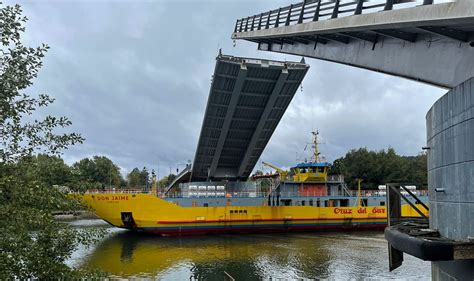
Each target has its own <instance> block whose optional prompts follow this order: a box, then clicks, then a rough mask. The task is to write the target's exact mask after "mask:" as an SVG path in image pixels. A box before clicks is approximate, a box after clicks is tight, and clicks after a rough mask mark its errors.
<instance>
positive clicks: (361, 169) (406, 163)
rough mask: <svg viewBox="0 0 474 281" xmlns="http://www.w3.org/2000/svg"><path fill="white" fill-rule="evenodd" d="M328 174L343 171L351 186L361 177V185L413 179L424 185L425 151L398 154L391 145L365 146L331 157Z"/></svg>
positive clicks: (365, 186) (410, 180)
mask: <svg viewBox="0 0 474 281" xmlns="http://www.w3.org/2000/svg"><path fill="white" fill-rule="evenodd" d="M331 174H343V175H344V177H345V180H346V182H347V183H348V185H349V186H350V187H354V188H355V187H356V186H357V179H359V178H360V179H363V181H362V184H361V186H362V188H365V189H376V188H377V186H378V185H380V184H385V183H388V182H394V183H395V182H400V183H401V182H403V183H414V184H417V185H418V186H419V187H426V183H427V163H426V154H424V153H421V154H419V155H417V156H399V155H397V154H396V153H395V150H394V149H393V148H389V149H387V150H381V151H369V150H367V149H366V148H359V149H357V150H351V151H349V152H348V153H347V154H346V155H345V156H344V157H342V158H339V159H337V160H335V161H334V163H333V167H332V169H331Z"/></svg>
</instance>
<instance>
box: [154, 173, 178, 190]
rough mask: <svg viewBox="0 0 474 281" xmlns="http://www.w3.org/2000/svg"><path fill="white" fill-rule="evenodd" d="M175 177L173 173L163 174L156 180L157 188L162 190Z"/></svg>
mask: <svg viewBox="0 0 474 281" xmlns="http://www.w3.org/2000/svg"><path fill="white" fill-rule="evenodd" d="M175 178H176V175H175V174H169V175H167V176H164V177H163V178H161V179H160V180H159V181H158V183H157V186H158V188H159V189H160V190H162V191H163V190H164V189H165V188H166V187H167V186H168V185H169V184H170V183H171V182H172V181H173V180H174V179H175Z"/></svg>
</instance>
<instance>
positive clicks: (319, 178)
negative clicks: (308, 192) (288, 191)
mask: <svg viewBox="0 0 474 281" xmlns="http://www.w3.org/2000/svg"><path fill="white" fill-rule="evenodd" d="M330 167H331V164H330V163H328V162H322V163H314V162H312V163H300V164H298V165H296V166H295V167H292V168H291V169H290V172H291V175H292V176H293V181H295V182H326V181H327V178H328V171H329V168H330Z"/></svg>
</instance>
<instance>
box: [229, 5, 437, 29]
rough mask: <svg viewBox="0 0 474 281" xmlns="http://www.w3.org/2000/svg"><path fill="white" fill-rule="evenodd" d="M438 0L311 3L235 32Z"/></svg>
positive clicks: (245, 23)
mask: <svg viewBox="0 0 474 281" xmlns="http://www.w3.org/2000/svg"><path fill="white" fill-rule="evenodd" d="M434 1H435V0H352V1H351V0H349V1H344V0H328V1H325V0H307V1H303V2H301V3H297V4H292V5H290V6H286V7H283V8H278V9H275V10H271V11H268V12H264V13H260V14H257V15H253V16H249V17H246V18H241V19H238V20H237V22H236V23H235V28H234V32H235V33H239V32H247V31H254V30H261V29H270V28H276V27H280V26H289V25H295V24H300V23H304V22H310V21H319V20H325V19H334V18H339V17H343V16H349V15H359V14H366V13H371V12H376V11H380V10H392V9H396V8H397V7H398V8H406V7H408V6H407V5H411V6H413V5H432V4H434Z"/></svg>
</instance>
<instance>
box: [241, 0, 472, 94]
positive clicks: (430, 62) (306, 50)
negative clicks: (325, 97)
mask: <svg viewBox="0 0 474 281" xmlns="http://www.w3.org/2000/svg"><path fill="white" fill-rule="evenodd" d="M232 38H233V39H244V40H248V41H251V42H255V43H258V48H259V49H260V50H265V51H272V52H281V53H290V54H295V55H302V56H306V57H314V58H318V59H323V60H328V61H332V62H337V63H342V64H347V65H351V66H356V67H361V68H365V69H369V70H374V71H378V72H383V73H387V74H391V75H396V76H401V77H406V78H409V79H414V80H417V81H421V82H425V83H429V84H433V85H436V86H441V87H446V88H451V87H454V86H456V85H458V84H459V83H461V82H462V81H464V80H466V79H468V78H469V77H471V76H474V60H473V59H472V58H473V55H474V48H473V47H474V1H472V0H458V1H455V2H447V1H445V0H443V1H440V0H432V1H430V0H374V1H362V0H356V1H342V0H341V1H337V0H333V1H323V0H310V1H304V2H301V3H297V4H293V5H290V6H287V7H283V8H278V9H275V10H272V11H268V12H264V13H261V14H257V15H253V16H250V17H246V18H242V19H238V20H237V21H236V25H235V27H234V33H233V34H232Z"/></svg>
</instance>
